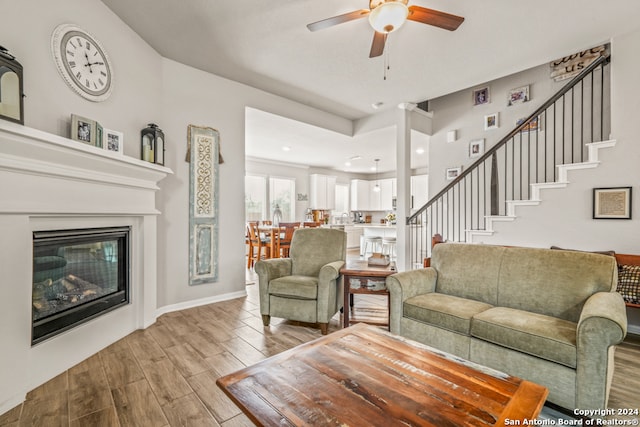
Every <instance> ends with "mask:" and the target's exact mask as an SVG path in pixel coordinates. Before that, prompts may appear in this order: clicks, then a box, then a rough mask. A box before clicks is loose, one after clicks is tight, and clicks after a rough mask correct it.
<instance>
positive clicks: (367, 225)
mask: <svg viewBox="0 0 640 427" xmlns="http://www.w3.org/2000/svg"><path fill="white" fill-rule="evenodd" d="M353 226H354V227H361V228H396V225H395V224H393V225H385V224H353Z"/></svg>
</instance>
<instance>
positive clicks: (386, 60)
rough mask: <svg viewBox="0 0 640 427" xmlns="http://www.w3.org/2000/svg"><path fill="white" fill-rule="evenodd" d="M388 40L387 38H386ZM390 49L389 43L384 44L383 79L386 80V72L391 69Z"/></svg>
mask: <svg viewBox="0 0 640 427" xmlns="http://www.w3.org/2000/svg"><path fill="white" fill-rule="evenodd" d="M387 40H388V38H387ZM390 50H391V43H388V42H387V44H386V46H385V49H384V80H387V72H388V71H389V70H390V69H391V66H390V65H389V51H390Z"/></svg>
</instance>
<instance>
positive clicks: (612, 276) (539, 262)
mask: <svg viewBox="0 0 640 427" xmlns="http://www.w3.org/2000/svg"><path fill="white" fill-rule="evenodd" d="M616 282H617V266H616V261H615V258H613V257H610V256H605V255H599V254H593V253H585V252H576V251H557V250H550V249H534V248H514V247H502V246H489V245H473V244H459V243H443V244H439V245H436V246H435V247H434V248H433V254H432V257H431V267H429V268H425V269H419V270H412V271H406V272H402V273H397V274H394V275H392V276H389V277H388V278H387V287H388V289H389V292H390V297H391V302H390V304H391V308H390V309H391V314H390V324H391V332H393V333H396V334H399V335H402V336H405V337H407V338H410V339H413V340H416V341H419V342H422V343H425V344H427V345H430V346H432V347H435V348H438V349H440V350H444V351H446V352H449V353H452V354H454V355H457V356H460V357H463V358H465V359H468V360H471V361H473V362H476V363H480V364H482V365H485V366H489V367H491V368H494V369H498V370H500V371H503V372H507V373H509V374H511V375H514V376H517V377H520V378H524V379H527V380H530V381H533V382H536V383H538V384H542V385H544V386H545V387H547V388H548V389H549V397H548V401H550V402H552V403H554V404H556V405H559V406H561V407H564V408H567V409H571V410H572V409H574V408H580V409H603V408H606V407H607V400H608V395H609V388H610V385H611V379H612V376H613V353H614V348H615V345H616V344H619V343H620V342H622V340H623V339H624V337H625V335H626V332H627V318H626V311H625V305H624V301H623V299H622V297H621V296H620V294H618V293H616V292H615V288H616Z"/></svg>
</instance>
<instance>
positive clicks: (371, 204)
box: [351, 178, 395, 211]
mask: <svg viewBox="0 0 640 427" xmlns="http://www.w3.org/2000/svg"><path fill="white" fill-rule="evenodd" d="M376 184H378V185H380V191H379V192H377V191H374V188H375V186H376ZM394 187H395V178H386V179H378V180H374V181H366V180H362V179H352V180H351V210H352V211H390V210H392V209H393V189H394Z"/></svg>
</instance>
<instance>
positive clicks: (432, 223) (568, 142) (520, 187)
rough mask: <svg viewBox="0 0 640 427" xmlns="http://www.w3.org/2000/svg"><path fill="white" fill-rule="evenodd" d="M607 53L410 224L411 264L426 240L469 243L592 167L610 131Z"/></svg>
mask: <svg viewBox="0 0 640 427" xmlns="http://www.w3.org/2000/svg"><path fill="white" fill-rule="evenodd" d="M609 62H610V57H609V56H602V57H600V58H599V59H598V60H597V61H595V62H593V63H592V64H591V65H589V67H587V68H585V69H584V70H583V71H582V73H580V74H579V75H578V76H576V77H574V78H573V79H572V80H571V81H570V82H569V83H567V84H566V85H565V86H564V87H563V88H562V89H560V91H558V93H556V94H555V95H554V96H552V97H551V98H550V99H549V100H548V101H547V102H545V103H544V104H543V105H542V106H541V107H540V108H538V109H537V110H536V111H535V112H533V113H532V114H531V115H530V116H529V117H528V118H527V119H526V120H525V121H524V122H523V123H521V124H520V125H518V126H517V127H516V128H515V129H513V130H512V131H511V132H509V133H508V134H507V135H506V136H505V137H504V138H503V139H501V140H500V141H499V142H498V143H497V144H495V145H494V146H493V147H491V148H490V149H489V150H487V152H486V153H485V154H484V155H483V156H481V157H480V158H479V159H478V160H477V161H476V162H475V163H473V164H472V165H470V166H469V167H468V168H467V169H466V170H465V171H463V172H462V173H461V174H460V175H459V176H458V177H457V178H456V179H455V180H454V181H452V182H451V183H450V184H449V185H447V186H446V187H445V188H444V189H442V191H440V192H439V193H438V194H437V195H436V196H435V197H433V198H432V199H431V200H429V201H428V202H427V203H426V204H425V205H424V206H423V207H422V208H420V209H419V210H418V211H417V212H416V213H415V214H413V215H412V216H411V217H409V218H408V219H407V225H408V226H409V229H410V234H409V245H410V248H411V249H410V251H409V254H408V255H409V258H410V262H411V264H410V265H414V266H417V265H420V264H421V263H422V259H424V257H426V256H428V255H429V253H430V249H431V238H432V236H433V235H435V234H440V235H441V236H442V238H443V239H444V240H448V241H457V242H468V243H472V242H474V239H476V241H477V238H479V237H480V236H491V235H493V233H494V224H496V223H498V222H511V221H515V220H517V211H518V207H520V206H536V205H539V204H540V202H541V200H542V198H541V195H542V194H541V192H542V190H546V189H562V188H566V187H567V186H568V185H569V179H568V178H569V172H570V171H572V170H578V169H590V168H595V167H597V166H598V164H599V160H598V153H599V151H600V150H601V149H604V148H609V147H613V146H614V145H615V141H612V140H604V137H605V136H608V135H609V131H610V107H609V106H610V93H609V86H610V85H609V72H608V71H609V70H608V64H609Z"/></svg>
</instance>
